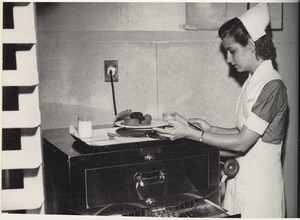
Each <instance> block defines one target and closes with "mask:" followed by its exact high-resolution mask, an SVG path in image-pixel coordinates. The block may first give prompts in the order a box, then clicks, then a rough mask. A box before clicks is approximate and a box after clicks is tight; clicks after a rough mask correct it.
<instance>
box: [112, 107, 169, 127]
mask: <svg viewBox="0 0 300 220" xmlns="http://www.w3.org/2000/svg"><path fill="white" fill-rule="evenodd" d="M119 119H120V120H116V122H115V125H116V126H119V127H123V128H133V129H150V128H154V127H163V126H167V123H166V122H163V121H159V120H152V116H151V115H149V114H145V115H144V114H143V113H142V112H131V111H130V112H126V114H123V115H122V117H119Z"/></svg>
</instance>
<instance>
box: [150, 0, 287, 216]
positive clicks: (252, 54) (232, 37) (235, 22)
mask: <svg viewBox="0 0 300 220" xmlns="http://www.w3.org/2000/svg"><path fill="white" fill-rule="evenodd" d="M268 24H269V11H268V5H267V4H266V3H260V4H257V5H256V6H255V7H253V8H251V9H250V10H248V11H247V12H245V13H244V14H242V15H241V16H239V17H237V18H233V19H232V20H230V21H228V22H226V23H225V24H224V25H222V26H221V28H220V29H219V36H220V38H221V40H222V45H223V47H224V48H225V50H226V51H227V58H226V61H227V62H228V63H229V64H231V65H232V66H233V67H235V68H236V70H237V72H245V71H247V72H249V77H248V79H247V80H246V81H245V83H244V84H243V87H242V91H241V94H240V96H239V99H238V102H237V106H236V113H235V119H236V127H235V128H221V127H217V126H212V125H210V124H209V123H207V122H206V121H204V120H202V119H190V122H193V123H196V124H198V126H199V127H201V129H202V131H200V130H195V129H193V128H192V127H189V126H187V125H186V124H184V123H182V122H180V121H177V120H169V121H168V123H169V124H170V125H172V126H173V128H172V129H162V128H153V129H154V130H156V131H157V132H159V133H160V135H161V136H164V137H167V138H170V139H171V140H175V139H178V138H189V139H192V140H196V141H200V142H203V143H206V144H209V145H212V146H216V147H218V148H219V149H220V150H221V151H220V152H221V155H222V156H229V157H235V158H236V159H237V161H238V162H239V165H240V170H239V172H238V174H237V175H236V177H235V178H233V179H231V180H228V181H227V186H226V191H225V197H224V201H223V203H224V204H223V205H224V208H225V209H227V210H228V212H229V213H230V214H241V217H242V218H248V217H260V218H264V217H266V218H267V217H269V218H271V217H279V218H283V217H285V216H284V215H285V208H284V207H285V204H284V185H283V176H282V166H281V147H282V141H283V138H284V130H285V129H284V126H285V122H286V120H287V108H288V104H287V91H286V87H285V85H284V83H283V81H282V78H281V76H280V75H279V73H278V72H277V71H276V70H275V69H274V68H273V65H272V60H274V59H275V58H276V49H275V47H274V45H273V42H272V40H271V36H270V34H269V33H266V32H265V30H266V27H267V25H268Z"/></svg>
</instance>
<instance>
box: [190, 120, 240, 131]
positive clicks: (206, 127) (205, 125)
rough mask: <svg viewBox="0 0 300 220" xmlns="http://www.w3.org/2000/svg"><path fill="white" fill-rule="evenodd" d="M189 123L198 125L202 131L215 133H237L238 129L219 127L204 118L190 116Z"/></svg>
mask: <svg viewBox="0 0 300 220" xmlns="http://www.w3.org/2000/svg"><path fill="white" fill-rule="evenodd" d="M189 122H190V123H194V124H196V125H198V127H200V128H201V129H202V130H203V131H206V132H210V133H215V134H237V133H239V130H238V129H237V128H221V127H217V126H211V125H210V124H209V123H207V122H206V121H205V120H203V119H200V118H190V119H189Z"/></svg>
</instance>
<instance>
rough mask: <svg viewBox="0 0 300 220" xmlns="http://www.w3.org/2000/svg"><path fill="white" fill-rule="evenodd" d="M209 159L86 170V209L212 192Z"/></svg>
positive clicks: (157, 162) (154, 162) (200, 158)
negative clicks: (210, 190)
mask: <svg viewBox="0 0 300 220" xmlns="http://www.w3.org/2000/svg"><path fill="white" fill-rule="evenodd" d="M208 164H209V163H208V157H207V156H205V155H203V156H195V157H185V158H180V159H170V160H164V161H151V162H145V163H136V164H127V165H120V166H111V167H101V168H93V169H85V171H84V172H85V199H86V208H94V207H99V206H102V205H105V204H112V203H113V204H117V203H136V202H145V201H146V200H147V199H149V198H151V199H154V201H157V202H160V200H161V199H163V198H165V197H166V196H172V195H178V194H181V193H187V192H193V191H199V190H205V189H207V188H208V184H209V183H208V179H209V178H208V175H209V170H208Z"/></svg>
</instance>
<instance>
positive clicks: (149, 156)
mask: <svg viewBox="0 0 300 220" xmlns="http://www.w3.org/2000/svg"><path fill="white" fill-rule="evenodd" d="M155 159H156V156H155V155H151V154H148V155H146V156H145V157H144V160H146V161H153V160H155Z"/></svg>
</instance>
